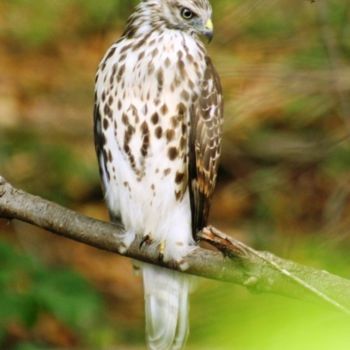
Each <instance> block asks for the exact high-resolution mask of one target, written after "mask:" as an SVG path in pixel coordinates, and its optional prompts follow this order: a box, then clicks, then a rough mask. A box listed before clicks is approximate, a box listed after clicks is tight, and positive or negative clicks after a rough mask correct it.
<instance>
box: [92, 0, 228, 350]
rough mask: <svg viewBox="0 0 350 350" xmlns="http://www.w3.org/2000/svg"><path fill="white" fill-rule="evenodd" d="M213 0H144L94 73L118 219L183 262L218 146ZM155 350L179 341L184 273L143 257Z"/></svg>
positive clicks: (204, 213) (202, 218) (103, 155)
mask: <svg viewBox="0 0 350 350" xmlns="http://www.w3.org/2000/svg"><path fill="white" fill-rule="evenodd" d="M211 16H212V9H211V6H210V4H209V2H208V1H207V0H143V1H141V3H140V4H139V5H138V6H137V7H136V9H135V12H134V13H133V14H132V15H131V17H130V18H129V20H128V22H127V25H126V29H125V31H124V33H123V35H122V36H121V38H120V39H119V40H118V41H117V42H115V43H114V44H113V45H112V46H111V47H110V49H109V50H108V51H107V53H106V55H105V56H104V58H103V59H102V61H101V63H100V65H99V68H98V72H97V74H96V88H95V108H94V133H95V147H96V152H97V157H98V161H99V166H100V175H101V179H102V187H103V190H104V194H105V199H106V202H107V206H108V208H109V212H110V215H111V219H112V220H121V221H122V223H123V225H124V226H125V229H126V234H125V235H124V237H123V239H124V243H125V249H127V248H128V246H129V244H130V243H131V242H132V241H133V240H134V238H135V236H142V237H143V243H144V244H143V249H145V247H147V245H149V244H153V245H156V246H157V247H158V249H159V252H160V256H161V257H162V259H164V261H175V262H178V263H181V262H183V257H184V256H185V255H187V254H188V253H189V252H191V251H192V250H193V249H194V248H195V246H196V233H197V232H198V231H199V230H201V229H202V228H203V227H204V226H205V225H206V223H207V218H208V213H209V206H210V201H211V197H212V194H213V190H214V187H215V183H216V178H217V171H218V161H219V156H220V150H221V125H222V116H223V103H222V93H221V86H220V80H219V77H218V74H217V73H216V70H215V68H214V66H213V64H212V61H211V59H210V58H209V57H208V55H207V53H206V49H205V47H204V45H203V43H202V42H201V40H200V37H201V36H206V37H208V38H209V39H211V38H212V34H213V24H212V20H211ZM141 270H142V275H143V285H144V295H145V315H146V333H147V344H148V348H149V349H157V350H168V349H181V348H182V347H183V346H184V343H185V341H186V338H187V333H188V293H189V280H188V277H186V276H184V275H183V274H181V273H179V272H175V271H170V270H167V269H164V268H162V267H157V266H151V265H147V264H142V266H141Z"/></svg>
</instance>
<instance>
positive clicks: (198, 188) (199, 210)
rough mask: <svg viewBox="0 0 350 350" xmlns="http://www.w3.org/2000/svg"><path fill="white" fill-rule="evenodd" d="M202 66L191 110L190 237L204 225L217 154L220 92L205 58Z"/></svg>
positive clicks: (219, 138)
mask: <svg viewBox="0 0 350 350" xmlns="http://www.w3.org/2000/svg"><path fill="white" fill-rule="evenodd" d="M206 64H207V66H206V70H205V75H204V81H203V85H202V92H201V96H200V97H199V99H198V100H197V101H196V102H195V103H194V105H193V106H192V109H191V134H190V149H189V156H190V161H189V188H190V198H191V211H192V232H193V235H194V238H196V233H197V232H198V231H199V230H201V229H202V228H203V227H205V226H206V225H207V220H208V215H209V208H210V202H211V197H212V195H213V192H214V188H215V185H216V179H217V172H218V166H219V158H220V154H221V139H222V135H221V134H222V131H221V129H222V122H223V99H222V89H221V83H220V78H219V76H218V74H217V72H216V70H215V67H214V66H213V64H212V61H211V59H210V58H209V57H206Z"/></svg>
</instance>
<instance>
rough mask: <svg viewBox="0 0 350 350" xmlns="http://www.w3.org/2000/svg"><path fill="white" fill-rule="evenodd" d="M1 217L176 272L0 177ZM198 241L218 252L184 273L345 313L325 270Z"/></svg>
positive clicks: (115, 234) (113, 230)
mask: <svg viewBox="0 0 350 350" xmlns="http://www.w3.org/2000/svg"><path fill="white" fill-rule="evenodd" d="M0 218H5V219H18V220H22V221H25V222H27V223H31V224H33V225H36V226H39V227H42V228H44V229H47V230H48V231H51V232H53V233H55V234H58V235H60V236H64V237H66V238H69V239H73V240H75V241H79V242H82V243H86V244H88V245H91V246H94V247H96V248H99V249H103V250H107V251H110V252H114V253H118V254H121V255H124V256H127V257H130V258H133V259H136V260H140V261H143V262H147V263H151V264H157V265H161V266H164V267H167V268H171V269H177V270H180V267H179V266H177V265H176V264H174V263H173V262H164V261H160V260H159V256H158V252H157V251H156V249H154V248H151V247H147V248H142V249H141V248H140V245H141V239H140V238H137V239H136V240H135V241H134V242H133V243H132V244H131V246H130V247H129V249H128V250H127V251H125V248H124V246H123V240H122V238H121V237H122V235H123V233H125V232H124V229H123V226H122V225H121V224H111V223H107V222H103V221H100V220H96V219H93V218H89V217H86V216H84V215H81V214H79V213H76V212H74V211H72V210H69V209H66V208H64V207H62V206H60V205H58V204H55V203H52V202H50V201H47V200H45V199H42V198H40V197H36V196H33V195H31V194H29V193H26V192H24V191H21V190H19V189H16V188H14V187H12V186H11V185H10V184H9V183H8V182H7V181H6V180H5V179H3V178H2V177H0ZM200 237H201V239H203V240H205V241H208V242H209V243H211V244H213V245H214V246H216V247H218V248H219V249H220V250H221V251H222V253H221V252H216V251H211V250H206V249H202V248H199V247H198V248H196V249H195V250H194V251H193V252H192V253H191V254H189V255H188V256H186V258H185V260H186V266H187V268H186V273H189V274H193V275H197V276H202V277H206V278H211V279H215V280H220V281H226V282H231V283H236V284H239V285H242V286H245V287H247V288H249V289H250V290H252V291H255V292H267V293H274V294H279V295H284V296H287V297H291V298H298V299H303V300H310V301H322V302H326V303H327V304H330V305H332V306H335V307H337V308H338V309H340V310H342V311H344V312H346V313H350V312H349V310H350V281H349V280H346V279H344V278H341V277H339V276H335V275H332V274H330V273H328V272H326V271H321V270H317V269H315V268H312V267H307V266H303V265H300V264H297V263H295V262H292V261H289V260H284V259H282V258H279V257H277V256H275V255H273V254H271V253H269V252H260V251H256V250H254V249H253V248H251V247H249V246H247V245H245V244H243V243H242V242H239V241H236V240H234V239H232V238H231V237H228V236H226V235H224V234H223V233H220V232H219V231H218V230H216V229H214V228H208V229H205V230H203V232H201V233H200Z"/></svg>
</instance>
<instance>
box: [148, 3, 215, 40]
mask: <svg viewBox="0 0 350 350" xmlns="http://www.w3.org/2000/svg"><path fill="white" fill-rule="evenodd" d="M144 2H145V3H149V5H151V7H150V10H151V14H152V17H153V19H154V20H160V21H162V22H164V23H165V25H166V26H167V27H168V28H172V29H178V30H182V31H184V32H187V33H189V34H198V35H204V36H206V37H207V38H208V39H209V40H211V39H212V37H213V22H212V20H211V16H212V8H211V5H210V3H209V1H208V0H156V1H154V0H148V1H147V0H144Z"/></svg>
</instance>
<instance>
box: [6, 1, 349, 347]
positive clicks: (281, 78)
mask: <svg viewBox="0 0 350 350" xmlns="http://www.w3.org/2000/svg"><path fill="white" fill-rule="evenodd" d="M213 2H214V1H213ZM134 4H135V1H128V0H103V1H95V0H34V1H29V0H1V1H0V174H1V175H3V176H4V177H6V178H7V179H8V180H10V181H11V182H12V183H13V184H14V185H16V186H17V187H20V188H23V189H25V190H27V191H30V192H32V193H35V194H38V195H41V196H43V197H45V198H48V199H51V200H54V201H56V202H58V203H61V204H63V205H65V206H68V207H70V208H73V209H75V210H77V211H79V212H81V213H84V214H87V215H90V216H93V217H95V218H100V219H106V220H107V213H106V209H105V206H104V203H103V200H102V195H101V191H100V184H99V177H98V171H97V163H96V159H95V154H94V148H93V138H92V104H93V82H94V75H95V71H96V67H97V64H98V62H99V60H100V58H101V57H102V55H103V54H104V52H105V51H106V49H107V48H108V47H109V45H110V44H111V43H112V42H114V41H115V40H116V39H117V38H118V37H119V35H120V34H121V31H122V28H123V24H124V22H125V20H126V18H127V16H128V14H130V12H131V11H132V8H133V5H134ZM213 6H214V13H215V15H214V22H215V27H216V36H215V40H214V41H213V43H212V44H211V45H210V46H209V48H208V50H209V52H210V55H211V56H212V58H213V60H214V62H215V64H216V66H217V68H218V71H219V73H220V75H221V78H222V83H223V88H224V92H225V101H226V109H225V132H224V138H225V140H224V150H223V157H222V163H221V168H220V177H219V183H218V186H217V191H216V194H215V199H214V204H213V208H212V213H211V223H212V224H214V225H216V226H217V227H219V228H221V229H222V230H224V231H225V232H227V233H230V234H232V235H233V236H235V237H237V238H239V239H241V240H243V241H245V242H247V243H248V244H251V245H252V246H254V247H255V248H258V249H262V250H269V251H272V252H274V253H276V254H279V255H280V256H282V257H284V258H288V259H293V260H295V261H298V262H300V263H304V264H308V265H312V266H315V267H318V268H322V269H327V270H329V271H331V272H333V273H336V274H339V275H341V276H344V277H350V216H349V215H348V213H349V211H350V183H349V179H350V138H349V135H350V2H349V1H348V0H315V1H307V0H299V1H290V0H264V1H263V0H215V2H214V3H213ZM196 285H197V288H196V290H195V291H194V293H193V295H192V300H191V309H192V310H191V336H190V340H189V344H188V349H214V350H215V349H235V350H274V349H276V350H277V349H279V350H280V349H298V350H299V349H301V350H303V349H307V350H311V349H337V350H338V349H341V350H342V349H349V344H350V322H349V319H348V317H345V316H344V315H341V314H340V313H338V312H337V311H334V310H332V309H331V308H330V307H325V306H321V305H313V304H306V303H303V302H301V301H298V300H288V299H286V298H282V297H280V296H268V295H253V294H250V292H249V291H247V290H246V289H245V288H242V287H239V286H234V285H232V286H231V285H227V284H223V283H217V282H211V281H207V280H197V282H196ZM142 299H143V296H142V290H141V283H140V278H139V277H138V276H136V275H135V274H134V273H133V271H132V268H131V263H130V261H129V260H128V259H124V258H121V257H118V256H114V255H112V254H109V253H106V252H102V251H98V250H96V249H93V248H90V247H87V246H85V245H82V244H78V243H74V242H70V241H68V240H66V239H63V238H59V237H55V236H53V235H51V234H48V233H46V232H43V231H41V230H39V229H37V228H34V227H31V226H29V225H26V224H23V223H20V222H11V223H10V222H7V221H4V220H2V221H1V220H0V349H4V350H12V349H14V350H42V349H144V348H145V347H144V341H143V337H144V330H143V300H142Z"/></svg>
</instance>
